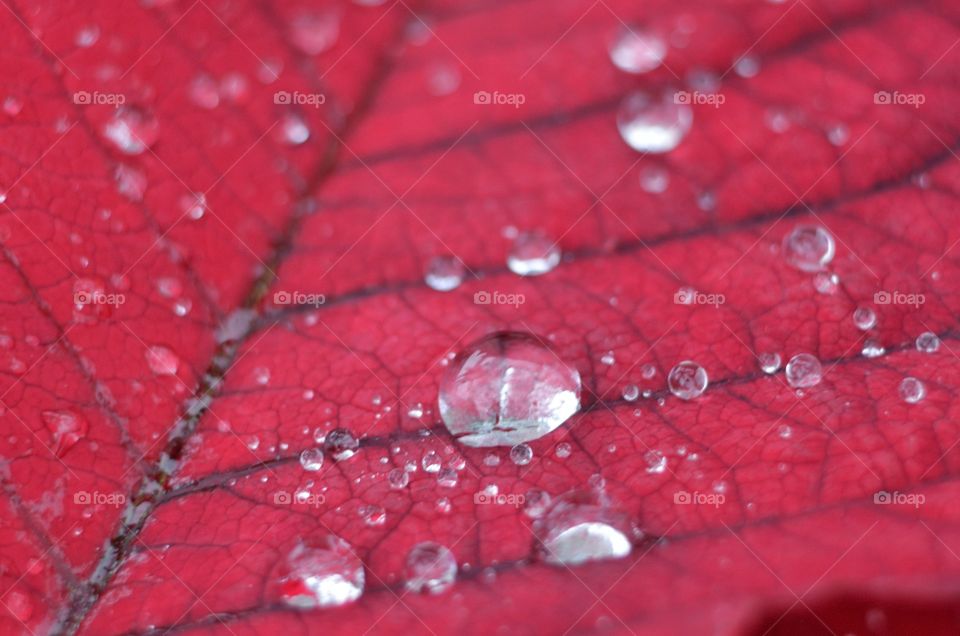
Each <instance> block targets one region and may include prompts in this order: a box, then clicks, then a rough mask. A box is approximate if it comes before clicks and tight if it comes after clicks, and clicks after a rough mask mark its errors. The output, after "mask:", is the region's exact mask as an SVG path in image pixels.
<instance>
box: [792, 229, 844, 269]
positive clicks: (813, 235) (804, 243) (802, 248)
mask: <svg viewBox="0 0 960 636" xmlns="http://www.w3.org/2000/svg"><path fill="white" fill-rule="evenodd" d="M835 252H836V245H835V244H834V241H833V236H832V235H831V234H830V232H828V231H827V230H826V229H824V228H822V227H820V226H819V225H800V226H797V227H795V228H794V229H793V230H792V231H791V232H790V233H789V234H787V235H786V236H785V237H784V239H783V256H784V258H785V259H786V260H787V263H789V264H790V265H792V266H793V267H796V268H797V269H799V270H801V271H804V272H816V271H820V270H822V269H824V268H825V267H826V266H827V265H828V264H829V263H830V261H832V260H833V256H834V253H835Z"/></svg>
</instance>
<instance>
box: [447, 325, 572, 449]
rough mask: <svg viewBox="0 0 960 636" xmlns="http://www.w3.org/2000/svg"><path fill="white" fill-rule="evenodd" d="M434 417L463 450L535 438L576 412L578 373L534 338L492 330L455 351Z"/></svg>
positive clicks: (513, 443)
mask: <svg viewBox="0 0 960 636" xmlns="http://www.w3.org/2000/svg"><path fill="white" fill-rule="evenodd" d="M438 401H439V407H440V417H441V418H442V419H443V423H444V424H445V425H446V427H447V429H449V431H450V432H451V433H452V434H453V436H454V437H456V438H457V439H458V440H459V441H460V442H461V443H463V444H466V445H467V446H514V445H516V444H519V443H521V442H529V441H531V440H535V439H539V438H540V437H543V436H544V435H546V434H547V433H550V432H551V431H553V430H555V429H556V428H557V427H559V426H560V425H561V424H563V423H564V422H566V421H567V420H568V419H569V418H570V417H571V416H572V415H573V414H574V413H576V412H577V411H578V410H579V409H580V374H579V373H578V372H577V370H576V369H573V368H571V367H569V366H567V365H566V364H564V363H563V362H562V361H561V360H560V359H559V358H558V357H557V355H556V354H555V353H554V352H553V351H551V350H550V349H549V348H547V346H546V345H545V344H543V343H542V342H541V341H540V340H538V339H537V338H535V337H534V336H532V335H530V334H526V333H517V332H498V333H494V334H491V335H489V336H486V337H484V338H481V339H480V340H478V341H476V342H474V343H472V344H470V345H468V346H467V347H466V348H465V349H464V350H463V351H461V352H460V353H459V354H457V356H456V357H455V358H454V360H453V361H452V362H451V364H450V365H449V366H448V367H447V368H446V369H444V372H443V374H442V376H441V379H440V391H439V398H438Z"/></svg>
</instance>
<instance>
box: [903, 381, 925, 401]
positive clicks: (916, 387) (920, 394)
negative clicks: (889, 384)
mask: <svg viewBox="0 0 960 636" xmlns="http://www.w3.org/2000/svg"><path fill="white" fill-rule="evenodd" d="M926 394H927V387H925V386H924V385H923V382H921V381H920V380H918V379H916V378H914V377H909V376H908V377H906V378H904V379H903V380H901V381H900V397H901V398H903V401H904V402H906V403H907V404H916V403H917V402H919V401H921V400H922V399H923V398H924V396H926Z"/></svg>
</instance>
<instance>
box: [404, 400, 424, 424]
mask: <svg viewBox="0 0 960 636" xmlns="http://www.w3.org/2000/svg"><path fill="white" fill-rule="evenodd" d="M407 415H408V416H410V417H412V418H413V419H415V420H419V419H420V418H421V417H423V405H422V404H420V403H419V402H418V403H416V404H414V405H413V406H411V407H410V408H409V409H408V410H407Z"/></svg>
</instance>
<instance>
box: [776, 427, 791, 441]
mask: <svg viewBox="0 0 960 636" xmlns="http://www.w3.org/2000/svg"><path fill="white" fill-rule="evenodd" d="M777 435H779V436H780V437H781V439H790V437H791V436H792V435H793V429H792V428H790V426H788V425H787V424H781V425H780V426H779V427H778V428H777Z"/></svg>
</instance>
